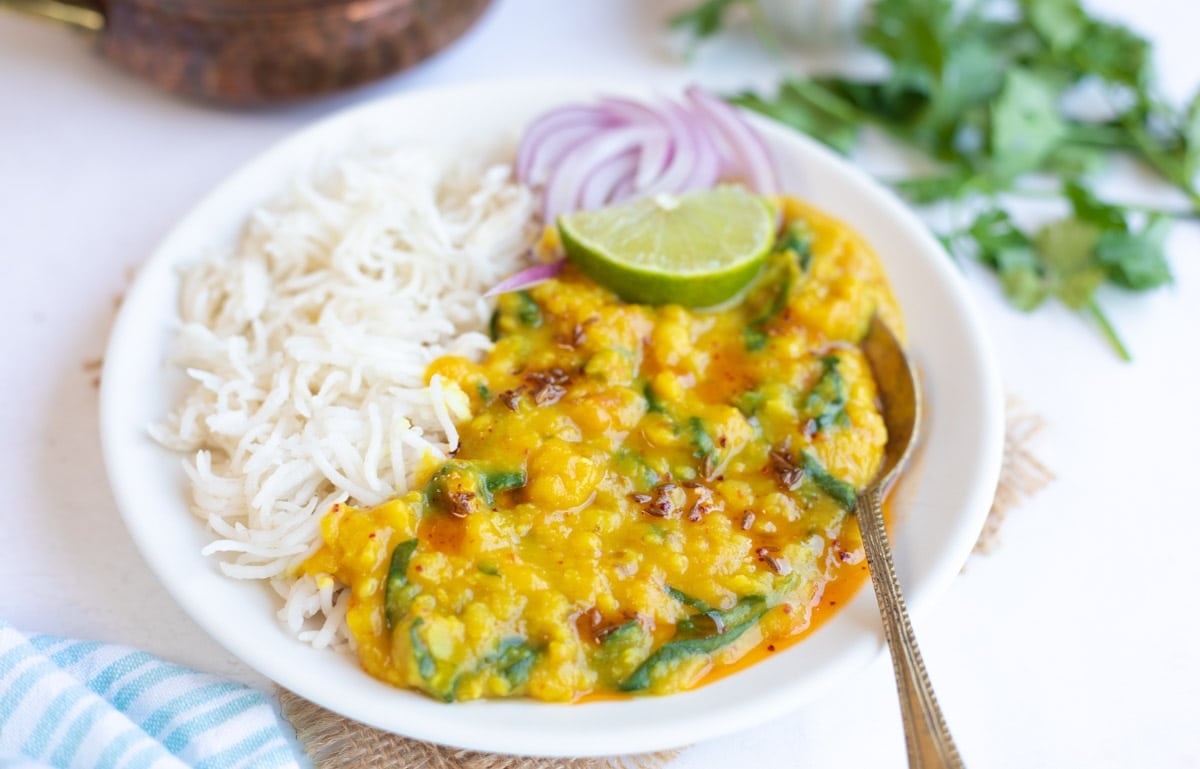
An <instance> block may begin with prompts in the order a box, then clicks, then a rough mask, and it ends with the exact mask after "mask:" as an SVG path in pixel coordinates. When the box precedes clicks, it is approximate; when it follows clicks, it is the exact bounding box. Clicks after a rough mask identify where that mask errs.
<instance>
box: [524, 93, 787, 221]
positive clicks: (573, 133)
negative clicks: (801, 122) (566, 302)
mask: <svg viewBox="0 0 1200 769" xmlns="http://www.w3.org/2000/svg"><path fill="white" fill-rule="evenodd" d="M517 176H518V178H519V179H520V180H521V181H522V182H524V183H525V184H528V185H531V186H533V187H541V188H542V196H543V197H542V214H543V216H544V218H545V221H546V222H553V221H554V220H555V218H557V216H558V215H559V214H563V213H568V212H570V211H574V210H577V209H579V208H597V207H600V206H603V205H605V204H609V203H614V202H619V201H623V200H628V199H633V198H638V197H647V196H651V195H657V194H660V193H669V194H675V195H678V194H682V193H685V192H689V191H692V190H700V189H708V188H710V187H712V186H714V185H715V184H716V183H717V182H719V181H721V180H722V179H724V180H734V179H737V180H739V181H742V182H743V183H745V184H746V185H747V186H748V187H750V188H751V189H752V190H754V191H756V192H759V193H764V194H773V193H776V192H778V190H779V183H778V179H777V176H776V172H775V168H774V165H773V163H772V158H771V154H770V151H769V150H768V148H767V146H766V143H765V142H764V141H763V139H762V137H761V136H759V134H758V132H757V131H755V130H754V127H753V126H751V125H750V123H749V122H747V121H746V120H745V119H744V118H743V117H742V116H741V115H740V114H739V113H738V111H737V110H736V109H734V108H733V107H731V106H730V105H728V104H726V103H725V102H723V101H721V100H720V99H718V98H716V97H714V96H712V95H710V94H708V93H705V92H704V91H701V90H700V89H699V88H695V87H692V88H689V89H688V90H687V91H686V98H685V99H684V101H683V102H682V103H677V102H674V101H671V100H666V99H664V100H662V101H660V102H658V103H642V102H638V101H634V100H631V99H626V98H621V97H613V96H609V97H605V98H603V99H601V100H600V102H599V104H598V105H593V106H580V105H575V106H568V107H563V108H561V109H557V110H554V111H552V112H549V113H547V114H545V115H543V116H542V117H540V118H539V119H538V120H536V121H535V122H534V123H533V125H531V126H530V127H529V129H528V130H527V131H526V133H525V136H524V137H523V138H522V140H521V146H520V148H519V150H518V154H517Z"/></svg>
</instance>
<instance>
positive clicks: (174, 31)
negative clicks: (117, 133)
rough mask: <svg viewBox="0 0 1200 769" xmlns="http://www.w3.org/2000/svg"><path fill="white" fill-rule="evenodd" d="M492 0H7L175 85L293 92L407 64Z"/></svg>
mask: <svg viewBox="0 0 1200 769" xmlns="http://www.w3.org/2000/svg"><path fill="white" fill-rule="evenodd" d="M488 2H489V0H69V2H68V1H67V0H0V6H2V7H9V8H16V9H18V10H23V11H27V12H31V13H34V14H36V15H39V16H42V17H46V18H52V19H55V20H58V21H62V22H66V23H68V24H71V25H73V26H77V27H84V28H87V29H90V30H93V31H94V32H95V33H96V35H97V38H98V39H97V45H98V48H99V50H100V53H101V54H102V55H103V56H104V57H105V58H106V59H108V60H110V61H113V62H115V63H117V64H119V65H120V66H122V67H124V68H125V69H127V70H129V71H131V72H133V73H134V74H135V75H138V76H140V77H142V78H145V79H147V80H150V81H151V82H153V83H155V84H157V85H158V86H160V87H162V88H165V89H167V90H169V91H173V92H176V93H181V94H186V95H189V96H196V97H200V98H202V99H207V100H211V101H216V102H221V103H225V104H236V105H253V104H269V103H275V102H285V101H294V100H298V99H303V98H306V97H310V96H316V95H318V94H322V93H327V92H330V91H336V90H340V89H344V88H349V87H352V86H355V85H360V84H362V83H366V82H369V81H371V80H375V79H377V78H380V77H383V76H384V75H389V74H391V73H393V72H399V71H400V70H403V69H405V68H407V67H410V66H412V65H413V64H416V63H417V62H419V61H421V60H423V59H425V58H427V57H429V56H430V55H432V54H433V53H435V52H437V51H438V50H440V49H442V48H444V47H445V46H446V45H448V44H449V43H450V42H452V41H453V40H454V39H456V38H457V37H459V36H460V35H461V34H462V33H463V32H465V31H466V30H467V28H468V27H470V26H471V24H472V23H473V22H475V20H476V19H478V18H479V16H480V15H481V14H482V13H483V11H484V9H485V8H486V7H487V5H488Z"/></svg>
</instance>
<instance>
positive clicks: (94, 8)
mask: <svg viewBox="0 0 1200 769" xmlns="http://www.w3.org/2000/svg"><path fill="white" fill-rule="evenodd" d="M0 8H11V9H12V10H14V11H19V12H21V13H25V14H28V15H30V16H37V17H38V18H41V19H47V20H49V21H55V22H58V23H60V24H66V25H67V26H69V27H75V28H76V29H86V30H88V31H89V32H99V31H100V30H102V29H104V8H103V7H101V5H100V3H99V2H89V1H88V0H75V2H66V0H0Z"/></svg>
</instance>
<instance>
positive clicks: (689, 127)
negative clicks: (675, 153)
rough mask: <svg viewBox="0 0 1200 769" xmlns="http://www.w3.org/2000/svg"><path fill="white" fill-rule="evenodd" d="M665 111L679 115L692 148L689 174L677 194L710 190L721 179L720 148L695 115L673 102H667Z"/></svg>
mask: <svg viewBox="0 0 1200 769" xmlns="http://www.w3.org/2000/svg"><path fill="white" fill-rule="evenodd" d="M667 109H669V110H671V111H674V112H676V113H677V114H678V115H679V120H680V123H681V124H682V125H683V129H684V130H685V131H687V132H688V133H689V134H690V135H691V146H692V147H694V150H693V154H692V156H691V157H690V158H689V159H690V160H691V163H690V166H691V167H690V170H691V174H690V175H689V176H688V180H687V182H686V183H685V184H684V185H683V188H682V189H681V190H679V192H681V193H682V192H692V191H693V190H707V189H711V188H712V187H713V186H714V185H715V184H716V183H717V181H718V180H719V179H720V178H721V150H720V148H719V147H718V146H717V143H716V141H714V140H713V137H712V136H711V135H710V134H709V133H708V132H707V131H705V130H704V126H703V125H702V124H701V123H700V121H699V120H697V119H696V116H695V115H693V114H691V113H690V112H688V111H687V110H686V109H685V108H683V107H682V106H680V105H678V104H676V103H675V102H667Z"/></svg>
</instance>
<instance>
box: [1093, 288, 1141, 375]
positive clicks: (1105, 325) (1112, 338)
mask: <svg viewBox="0 0 1200 769" xmlns="http://www.w3.org/2000/svg"><path fill="white" fill-rule="evenodd" d="M1084 309H1085V310H1087V312H1088V314H1089V315H1091V316H1092V319H1093V320H1095V321H1096V323H1097V324H1098V325H1099V326H1100V331H1101V332H1103V334H1104V338H1105V339H1107V340H1108V343H1109V344H1110V345H1111V346H1112V348H1113V350H1114V351H1115V352H1116V353H1117V356H1118V357H1119V358H1120V359H1121V360H1123V361H1125V362H1126V363H1131V362H1133V356H1132V355H1130V354H1129V348H1127V347H1126V346H1125V343H1124V342H1122V341H1121V337H1120V335H1119V334H1117V329H1116V327H1114V326H1113V324H1112V322H1111V321H1110V320H1109V319H1108V316H1107V315H1105V314H1104V311H1103V310H1101V309H1100V305H1099V304H1097V302H1096V300H1095V299H1092V300H1090V301H1089V302H1088V303H1087V304H1086V305H1084Z"/></svg>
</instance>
